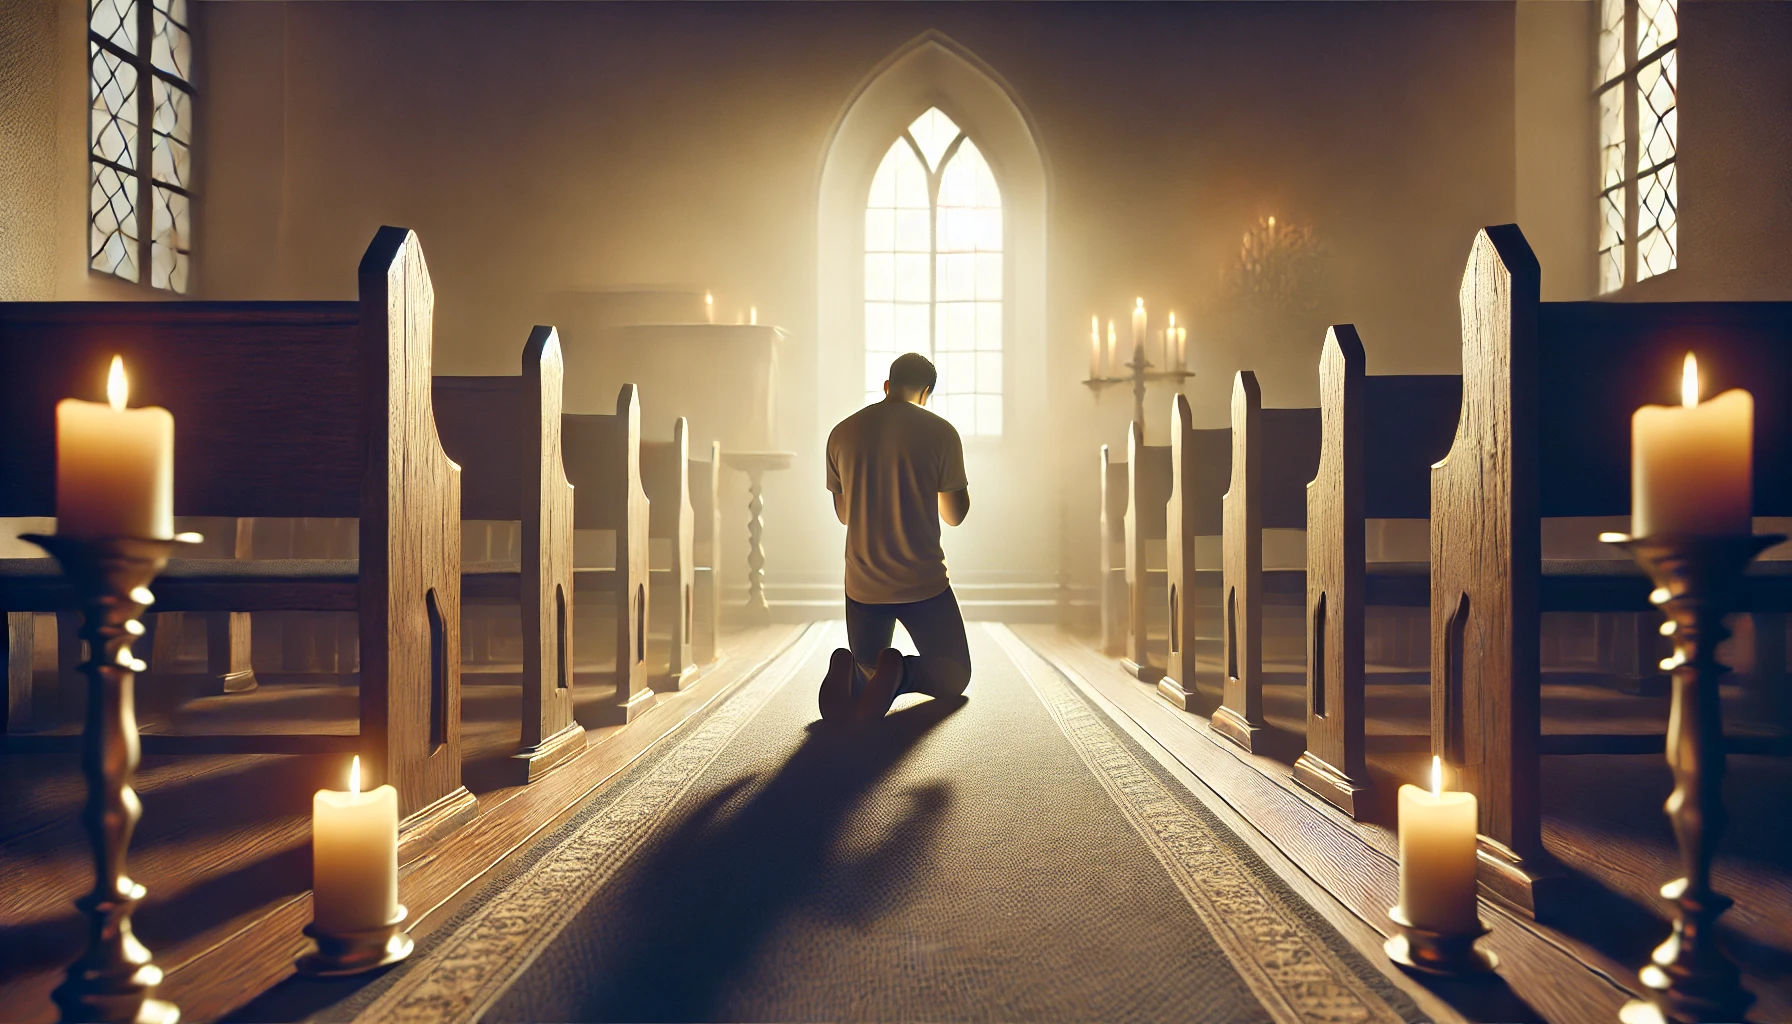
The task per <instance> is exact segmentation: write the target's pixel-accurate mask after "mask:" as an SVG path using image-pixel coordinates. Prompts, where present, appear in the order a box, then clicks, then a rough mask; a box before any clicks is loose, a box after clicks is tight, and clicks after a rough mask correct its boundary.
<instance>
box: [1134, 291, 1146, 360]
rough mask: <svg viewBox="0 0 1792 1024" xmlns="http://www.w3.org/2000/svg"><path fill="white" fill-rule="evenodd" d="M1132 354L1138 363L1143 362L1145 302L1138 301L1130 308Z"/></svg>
mask: <svg viewBox="0 0 1792 1024" xmlns="http://www.w3.org/2000/svg"><path fill="white" fill-rule="evenodd" d="M1132 354H1133V358H1134V359H1136V360H1137V361H1139V362H1141V363H1142V362H1144V361H1145V300H1144V299H1138V300H1136V301H1135V302H1134V303H1133V307H1132Z"/></svg>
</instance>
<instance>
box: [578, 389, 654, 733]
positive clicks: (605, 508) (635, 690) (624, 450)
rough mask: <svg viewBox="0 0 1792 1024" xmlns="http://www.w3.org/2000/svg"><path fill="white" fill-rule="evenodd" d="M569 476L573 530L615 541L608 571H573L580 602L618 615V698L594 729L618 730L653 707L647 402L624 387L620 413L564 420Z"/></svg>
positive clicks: (601, 710) (595, 718) (594, 720)
mask: <svg viewBox="0 0 1792 1024" xmlns="http://www.w3.org/2000/svg"><path fill="white" fill-rule="evenodd" d="M561 423H562V428H561V429H562V435H561V445H562V452H563V455H564V458H565V462H566V477H567V479H568V480H571V481H572V485H573V528H574V529H578V530H608V531H611V532H612V533H613V534H614V535H615V538H616V541H615V548H614V551H613V554H612V558H613V560H612V562H611V565H609V566H575V567H574V569H573V578H574V583H575V587H574V589H575V590H576V591H577V599H578V601H579V602H585V601H587V600H589V601H591V602H593V603H599V604H601V603H608V604H609V605H610V607H611V608H612V609H614V612H615V614H614V616H613V621H612V628H613V631H614V637H615V645H616V646H615V649H616V661H615V671H614V675H615V681H616V692H615V696H614V697H613V698H612V699H610V700H608V701H606V702H604V703H603V704H602V705H601V706H600V707H598V708H597V709H596V710H595V712H594V713H593V714H592V715H590V716H589V717H590V719H591V721H590V722H588V724H596V725H620V724H623V723H626V722H631V721H634V720H635V719H636V718H637V717H639V716H640V715H641V714H642V713H644V712H646V711H647V710H648V709H649V708H651V707H653V690H652V689H651V688H650V687H649V686H648V683H647V650H646V648H647V587H648V576H647V530H648V526H647V522H648V505H647V493H646V491H645V490H643V489H642V487H641V401H640V397H639V396H638V395H637V394H636V391H635V386H634V385H633V384H624V385H622V390H621V391H620V392H619V393H618V394H617V396H616V412H615V413H614V414H612V415H604V414H575V413H567V414H566V415H565V416H563V417H562V418H561Z"/></svg>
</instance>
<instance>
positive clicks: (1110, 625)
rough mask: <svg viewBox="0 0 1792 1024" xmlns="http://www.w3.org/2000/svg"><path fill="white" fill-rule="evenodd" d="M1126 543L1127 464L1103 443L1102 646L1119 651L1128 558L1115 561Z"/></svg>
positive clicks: (1123, 632) (1122, 644) (1122, 638)
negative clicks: (1116, 554)
mask: <svg viewBox="0 0 1792 1024" xmlns="http://www.w3.org/2000/svg"><path fill="white" fill-rule="evenodd" d="M1125 543H1126V464H1125V463H1124V462H1120V461H1117V460H1116V459H1115V458H1114V456H1113V451H1112V450H1111V449H1110V448H1109V447H1108V446H1107V445H1105V444H1104V445H1102V446H1101V538H1100V563H1099V564H1100V571H1101V591H1100V598H1101V650H1102V653H1103V654H1108V655H1118V654H1122V653H1124V652H1125V650H1126V616H1127V607H1126V600H1127V597H1126V594H1127V590H1126V559H1125V556H1124V555H1122V557H1121V564H1120V565H1115V564H1114V548H1115V546H1116V545H1124V544H1125Z"/></svg>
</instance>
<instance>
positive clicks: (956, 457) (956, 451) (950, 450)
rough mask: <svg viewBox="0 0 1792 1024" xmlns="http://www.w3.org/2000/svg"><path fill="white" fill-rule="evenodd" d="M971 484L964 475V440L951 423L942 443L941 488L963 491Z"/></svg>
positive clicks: (942, 489)
mask: <svg viewBox="0 0 1792 1024" xmlns="http://www.w3.org/2000/svg"><path fill="white" fill-rule="evenodd" d="M968 486H970V483H969V481H967V480H966V479H965V477H964V442H963V441H961V440H959V437H958V431H957V430H956V429H954V428H953V427H952V426H951V425H950V424H947V426H946V436H945V437H944V438H943V439H942V444H941V445H940V490H941V491H942V492H945V491H962V490H964V489H965V488H966V487H968Z"/></svg>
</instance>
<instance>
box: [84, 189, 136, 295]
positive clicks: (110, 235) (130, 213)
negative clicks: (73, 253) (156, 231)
mask: <svg viewBox="0 0 1792 1024" xmlns="http://www.w3.org/2000/svg"><path fill="white" fill-rule="evenodd" d="M90 166H91V167H92V169H93V186H92V189H91V192H90V196H89V199H88V211H89V217H88V225H89V232H88V248H89V249H90V250H91V252H92V255H91V257H90V258H89V260H88V265H89V266H91V267H92V268H93V269H95V270H99V271H103V272H105V273H108V274H116V275H118V276H119V277H122V278H124V279H125V280H127V281H135V280H137V176H136V175H134V174H122V173H120V172H119V171H118V170H116V169H115V168H112V167H108V166H106V165H105V164H102V163H94V164H92V165H90Z"/></svg>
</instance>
